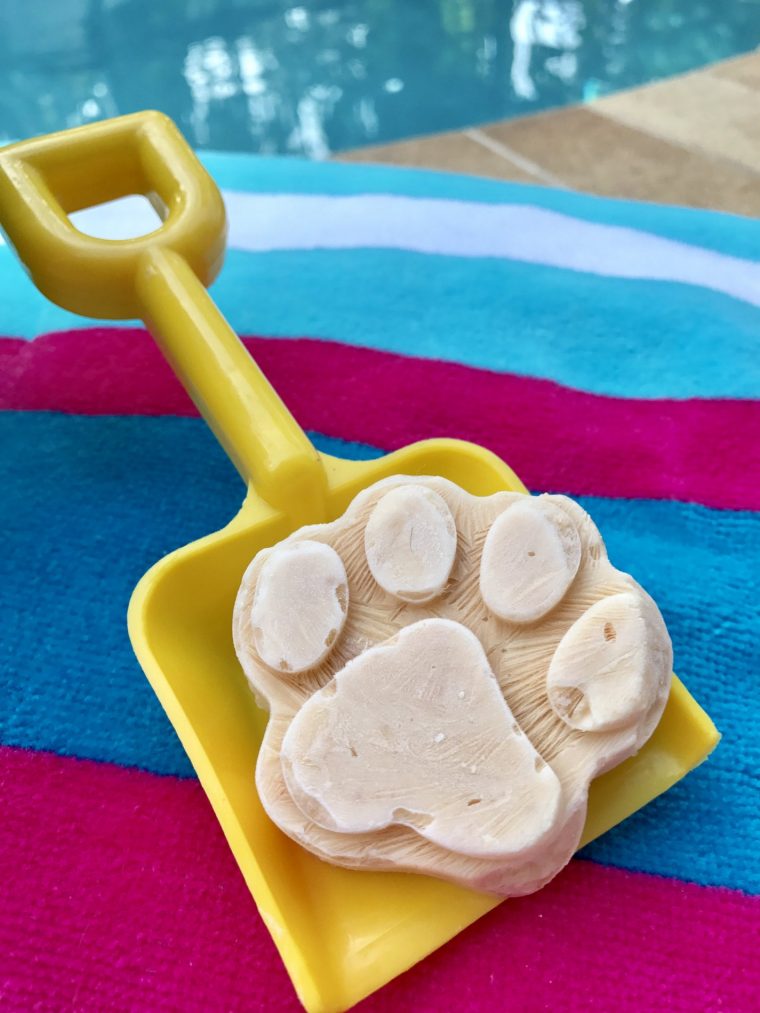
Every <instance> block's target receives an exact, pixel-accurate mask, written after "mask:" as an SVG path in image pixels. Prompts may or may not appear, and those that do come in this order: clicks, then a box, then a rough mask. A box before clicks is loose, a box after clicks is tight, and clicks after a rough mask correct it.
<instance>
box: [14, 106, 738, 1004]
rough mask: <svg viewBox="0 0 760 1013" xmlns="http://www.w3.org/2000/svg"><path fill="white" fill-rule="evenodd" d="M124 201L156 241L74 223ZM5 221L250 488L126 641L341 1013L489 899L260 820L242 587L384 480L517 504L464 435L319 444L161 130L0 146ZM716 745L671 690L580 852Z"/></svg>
mask: <svg viewBox="0 0 760 1013" xmlns="http://www.w3.org/2000/svg"><path fill="white" fill-rule="evenodd" d="M135 193H138V194H144V195H146V196H147V197H148V198H149V199H150V200H151V202H152V204H153V206H154V207H155V208H156V210H157V211H158V212H159V214H160V216H161V218H162V219H163V224H162V225H161V226H160V227H159V228H158V229H156V230H155V231H154V232H152V233H150V234H149V235H146V236H143V237H140V238H137V239H129V240H121V241H109V240H103V239H94V238H91V237H89V236H86V235H84V234H82V233H81V232H79V231H78V230H77V229H76V228H75V227H74V226H73V225H72V224H71V222H70V221H69V219H68V217H67V216H68V214H69V213H71V212H73V211H77V210H80V209H82V208H85V207H90V206H92V205H95V204H99V203H102V202H105V201H109V200H115V199H117V198H119V197H123V196H125V195H128V194H135ZM0 225H2V227H3V229H4V230H5V232H6V234H7V236H8V238H9V240H10V242H11V243H12V245H13V246H14V247H15V249H16V252H17V253H18V255H19V257H20V258H21V260H22V261H23V262H24V264H25V265H26V267H27V269H28V271H29V273H30V274H31V276H32V278H33V280H34V282H35V283H36V285H37V287H38V288H39V289H40V290H41V291H42V292H43V293H44V294H45V295H46V296H47V297H48V298H49V299H51V300H53V301H54V302H56V303H58V304H59V305H60V306H63V307H65V308H66V309H69V310H72V311H74V312H76V313H81V314H84V315H87V316H96V317H105V318H109V319H131V318H135V317H139V318H141V319H142V320H144V321H145V323H146V324H147V326H148V327H149V328H150V330H151V333H152V334H153V335H154V337H155V339H156V341H157V342H158V343H159V345H160V346H161V349H162V350H163V352H164V355H165V356H166V358H167V359H168V360H169V362H170V363H171V365H172V367H173V369H174V371H175V372H176V374H177V376H178V377H179V378H180V380H181V381H182V383H183V384H184V386H185V388H186V389H187V391H188V392H189V394H190V395H191V396H192V398H193V400H194V401H195V403H196V405H197V406H198V408H199V410H200V412H201V413H202V415H203V417H204V418H205V419H206V421H207V422H208V424H209V425H210V426H211V428H212V429H213V431H214V433H215V434H216V436H217V438H218V439H219V440H220V442H221V443H222V445H223V447H224V448H225V450H226V451H227V453H228V454H229V456H230V457H231V459H232V460H233V461H234V462H235V464H236V466H237V468H238V470H239V472H240V474H241V476H242V477H243V480H244V482H245V483H246V485H247V489H248V491H247V495H246V498H245V501H244V503H243V505H242V507H241V509H240V512H239V513H238V514H237V516H236V517H235V518H234V519H233V520H232V521H231V522H230V523H229V524H228V525H227V527H225V528H224V529H223V530H221V531H218V532H216V533H215V534H212V535H209V536H208V537H206V538H202V539H201V540H200V541H197V542H194V543H193V544H192V545H188V546H186V547H185V548H183V549H179V550H178V551H177V552H173V553H172V554H171V555H169V556H167V557H166V558H165V559H162V560H161V561H160V562H159V563H157V564H156V565H155V566H154V567H153V568H152V569H151V570H150V571H149V572H148V573H147V574H146V575H145V576H144V577H143V579H142V580H141V581H140V583H139V585H138V587H137V589H136V590H135V592H134V595H133V597H132V601H131V604H130V607H129V633H130V637H131V639H132V644H133V646H134V649H135V652H136V654H137V657H138V658H139V660H140V663H141V665H142V667H143V668H144V670H145V673H146V675H147V676H148V678H149V679H150V682H151V684H152V686H153V688H154V690H155V692H156V694H157V695H158V698H159V700H160V701H161V703H162V705H163V707H164V709H165V710H166V713H167V714H168V716H169V718H170V720H171V722H172V724H173V725H174V728H175V729H176V731H177V734H178V735H179V737H180V739H181V741H182V744H183V745H184V747H185V749H186V750H187V753H188V756H189V757H190V760H191V761H192V763H193V766H194V767H195V770H196V771H197V773H198V777H199V778H200V781H201V783H202V785H203V787H204V789H205V791H206V794H207V795H208V797H209V800H210V801H211V804H212V806H213V807H214V811H215V812H216V815H217V817H218V819H219V822H220V823H221V825H222V828H223V830H224V833H225V835H226V837H227V840H228V841H229V844H230V847H231V848H232V851H233V853H234V855H235V858H236V859H237V862H238V865H239V866H240V869H241V871H242V873H243V875H244V877H245V880H246V882H247V884H248V886H249V888H250V890H251V893H252V894H253V896H254V898H255V900H256V903H257V905H258V908H259V911H260V912H261V916H262V918H263V919H264V921H265V922H266V924H267V926H268V928H269V931H270V932H271V934H272V937H273V938H274V941H275V943H276V945H277V947H278V949H279V951H280V954H281V955H282V959H283V960H284V962H285V965H286V967H287V969H288V972H289V974H290V976H291V978H292V980H293V984H294V985H295V988H296V991H297V992H298V995H299V997H300V999H301V1001H302V1002H303V1004H304V1006H306V1007H307V1009H309V1010H312V1011H316V1010H341V1009H345V1008H346V1007H348V1006H351V1005H352V1004H353V1003H355V1002H357V1001H358V1000H359V999H361V998H362V997H363V996H365V995H367V994H368V993H370V992H372V991H373V990H374V989H376V988H379V987H380V986H381V985H383V984H384V983H385V982H387V981H389V980H390V979H391V978H393V977H394V976H395V975H397V974H399V973H400V972H401V971H403V970H404V969H406V968H407V967H409V966H411V965H412V964H414V963H415V962H416V961H418V960H420V959H421V958H422V957H424V956H425V955H426V954H428V953H430V952H431V951H432V950H434V949H435V948H436V947H438V946H440V945H441V944H442V943H444V942H446V940H448V939H450V938H451V937H452V936H453V935H455V934H456V933H457V932H459V931H460V930H461V929H463V928H464V927H465V926H467V925H469V924H470V923H471V922H473V921H474V920H475V919H476V918H478V917H480V916H481V915H482V914H484V913H485V912H486V911H488V910H489V909H490V908H492V907H494V905H495V904H496V903H497V901H495V900H494V899H493V898H491V897H485V896H482V895H479V894H475V893H471V892H469V891H467V890H464V889H461V888H458V887H455V886H452V885H450V884H447V883H443V882H441V881H438V880H434V879H428V878H425V877H422V876H412V875H405V874H395V873H369V872H350V871H347V870H344V869H339V868H334V867H332V866H330V865H327V864H325V863H323V862H321V861H319V860H318V859H316V858H315V857H313V856H312V855H310V854H309V853H308V852H306V851H304V850H302V849H301V848H300V847H298V845H296V844H294V843H293V842H292V841H290V840H289V839H288V838H286V837H285V836H284V835H283V834H281V833H280V831H279V830H278V829H277V828H276V827H275V826H274V825H273V824H272V823H271V822H270V821H269V819H268V818H267V816H266V815H265V813H264V811H263V809H262V808H261V805H260V803H259V800H258V798H257V797H256V793H255V788H254V779H253V773H254V768H255V765H256V756H257V752H258V749H259V744H260V742H261V737H262V733H263V730H264V726H265V724H266V720H267V718H266V714H264V713H262V711H260V710H259V709H258V708H257V706H256V704H255V702H254V699H253V696H252V694H251V693H250V691H249V689H248V686H247V683H246V681H245V679H244V677H243V674H242V672H241V670H240V668H239V666H238V663H237V660H236V658H235V654H234V652H233V648H232V638H231V617H232V605H233V601H234V598H235V593H236V591H237V588H238V584H239V582H240V578H241V576H242V573H243V570H244V569H245V567H246V565H247V564H248V562H249V561H250V559H251V558H252V557H253V555H254V554H255V553H256V552H257V551H258V550H259V549H261V548H263V547H265V546H268V545H272V544H273V543H274V542H276V541H278V540H279V539H281V538H284V537H285V536H286V535H287V534H288V533H289V532H291V531H293V530H294V529H295V528H297V527H299V526H300V525H302V524H306V523H314V522H316V521H324V520H331V519H333V518H335V517H337V516H339V515H340V514H341V513H342V512H343V511H344V510H345V508H346V507H347V506H348V504H349V502H350V501H351V499H352V498H353V497H354V496H355V495H356V494H357V493H358V492H359V490H360V489H362V488H363V487H365V486H367V485H370V484H371V483H373V482H376V481H378V480H379V479H381V478H384V477H386V476H388V475H393V474H405V475H410V474H412V475H441V476H443V477H445V478H448V479H451V481H453V482H456V483H458V484H459V485H460V486H462V487H463V488H464V489H467V490H468V491H469V492H471V493H475V494H477V495H488V494H490V493H493V492H496V491H497V490H499V489H508V490H518V491H521V492H524V491H526V490H525V488H524V486H523V485H522V483H521V482H520V480H519V479H518V478H517V477H516V476H515V474H514V473H513V472H512V471H511V470H510V469H509V468H508V467H507V466H506V465H505V464H504V463H503V462H502V461H500V460H499V459H498V458H497V457H495V456H494V455H493V454H491V453H490V452H489V451H487V450H484V449H482V448H481V447H477V446H474V445H473V444H470V443H463V442H459V441H457V440H427V441H425V442H422V443H415V444H414V445H413V446H409V447H406V448H405V449H403V450H400V451H398V452H396V453H394V454H390V455H389V456H387V457H384V458H382V459H380V460H374V461H363V462H355V461H345V460H341V459H339V458H335V457H330V456H328V455H326V454H320V453H318V452H317V451H316V450H315V449H314V447H313V446H312V445H311V443H310V442H309V440H308V439H307V437H306V436H305V435H304V433H303V432H302V431H301V429H300V428H299V426H298V425H297V423H296V422H295V420H294V419H293V417H292V416H291V415H290V413H289V412H288V410H287V409H286V408H285V406H284V405H283V404H282V402H281V401H280V399H279V398H278V396H277V394H276V393H275V392H274V390H273V389H272V387H270V385H269V383H268V382H267V380H266V378H265V377H264V375H263V374H262V373H261V371H260V370H259V368H258V367H257V365H256V363H255V362H254V361H253V360H252V359H251V357H250V356H249V355H248V353H247V351H246V350H245V349H244V347H243V345H242V344H241V342H240V341H239V339H238V338H237V336H236V335H235V334H234V333H233V331H232V330H231V328H230V327H229V325H228V324H227V323H226V321H225V320H224V318H223V317H222V315H221V314H220V313H219V311H218V310H217V308H216V306H215V305H214V303H213V301H212V300H211V298H210V297H209V295H208V294H207V292H206V289H205V286H207V285H208V284H210V282H211V281H212V280H213V278H214V277H215V276H216V274H217V272H218V271H219V269H220V267H221V264H222V259H223V254H224V245H225V235H226V219H225V211H224V205H223V203H222V198H221V195H220V194H219V191H218V190H217V188H216V186H215V185H214V183H213V181H212V180H211V178H210V177H209V176H208V174H207V173H206V172H205V170H204V169H203V168H202V166H201V165H200V164H199V162H198V161H197V160H196V158H195V156H194V155H193V153H192V152H191V150H190V149H189V148H188V147H187V145H186V144H185V142H184V140H183V139H182V137H181V135H180V134H179V132H178V131H177V129H176V128H175V127H174V125H173V124H172V123H171V121H170V120H168V119H167V118H166V117H165V116H163V115H161V114H159V113H155V112H144V113H138V114H135V115H132V116H125V117H122V118H120V119H116V120H112V121H109V122H104V123H97V124H93V125H90V126H86V127H80V128H77V129H75V130H70V131H66V132H63V133H59V134H53V135H51V136H49V137H42V138H38V139H35V140H31V141H26V142H24V143H21V144H15V145H11V146H9V147H7V148H5V149H3V150H0ZM717 738H718V736H717V732H716V730H715V728H714V726H713V724H712V722H711V721H710V719H709V717H708V716H707V715H706V714H705V712H704V711H703V710H702V709H701V708H700V707H699V706H698V704H697V703H696V702H695V701H694V700H693V699H692V697H691V696H690V695H689V694H688V692H687V691H686V689H685V688H684V687H683V685H682V684H681V682H679V680H678V679H677V678H675V677H674V679H673V688H672V692H671V695H670V700H669V702H668V705H667V709H666V711H665V713H664V716H663V718H662V721H661V722H660V725H659V727H658V728H657V730H656V732H655V734H654V735H653V737H652V738H651V739H650V741H649V742H648V743H647V745H646V746H645V747H644V749H642V750H641V752H640V753H639V754H638V755H637V756H635V757H632V758H631V759H629V760H628V761H627V762H626V763H624V764H623V765H622V766H620V767H618V768H617V769H615V770H613V771H611V772H610V773H608V774H606V775H604V776H603V777H601V778H599V779H598V780H597V781H596V782H595V783H594V784H593V786H592V789H591V799H590V805H589V815H588V822H587V824H586V829H585V834H584V843H585V842H587V841H589V840H591V839H592V838H594V837H596V836H598V835H599V834H601V833H603V832H604V831H605V830H607V829H609V828H610V827H612V826H614V825H615V824H616V823H618V822H619V821H620V820H623V819H624V818H625V817H626V816H628V815H630V814H631V813H632V812H634V811H635V810H636V809H638V808H640V807H641V806H643V805H645V804H646V803H647V802H649V801H650V799H652V798H654V797H655V796H657V795H659V794H660V793H661V792H663V791H665V790H666V789H667V788H669V787H670V786H671V785H672V784H674V783H675V782H676V781H677V780H678V779H679V778H681V777H683V775H684V774H685V773H686V772H687V771H689V770H690V769H691V768H692V767H694V766H696V765H697V764H698V763H700V762H701V760H703V759H704V757H705V756H706V755H707V754H708V753H709V752H710V750H711V749H712V748H713V746H714V745H715V743H716V742H717ZM198 861H199V862H203V856H202V855H198Z"/></svg>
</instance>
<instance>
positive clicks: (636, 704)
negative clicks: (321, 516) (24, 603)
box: [234, 478, 671, 895]
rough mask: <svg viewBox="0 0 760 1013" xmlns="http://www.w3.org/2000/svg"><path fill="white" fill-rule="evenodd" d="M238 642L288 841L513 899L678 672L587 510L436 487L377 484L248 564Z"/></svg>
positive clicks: (360, 864)
mask: <svg viewBox="0 0 760 1013" xmlns="http://www.w3.org/2000/svg"><path fill="white" fill-rule="evenodd" d="M234 635H235V645H236V649H237V651H238V656H239V657H240V660H241V662H242V664H243V667H244V670H245V671H246V674H247V675H248V678H249V679H250V681H251V684H252V686H253V688H254V690H255V691H256V693H257V695H258V697H259V698H260V699H261V698H263V700H265V701H266V702H267V703H268V705H269V707H270V710H271V712H272V713H271V718H270V722H269V724H268V726H267V732H266V735H265V739H264V743H263V746H262V749H261V752H260V756H259V762H258V766H257V785H258V789H259V794H260V796H261V799H262V802H263V804H264V806H265V807H266V809H267V811H268V812H269V814H270V816H271V817H272V818H273V819H274V820H275V822H276V823H277V824H278V825H279V826H280V827H281V828H282V829H283V830H284V831H285V832H286V833H288V834H289V835H290V836H292V837H294V838H295V839H296V840H297V841H299V842H300V843H302V844H303V845H304V846H305V847H307V848H309V849H310V850H312V851H313V852H315V853H316V854H318V855H320V856H321V857H323V858H326V859H328V860H330V861H333V862H336V863H338V864H341V865H346V866H349V867H355V868H399V869H407V870H410V871H420V872H427V873H431V874H434V875H438V876H443V877H445V878H448V879H452V880H455V881H457V882H461V883H466V884H468V885H471V886H474V887H477V888H481V889H487V890H492V891H493V892H496V893H500V894H505V895H506V894H517V893H525V892H528V891H529V890H531V889H535V888H537V887H538V886H540V885H542V884H543V883H544V882H546V881H547V880H548V879H549V878H551V876H553V875H554V874H555V873H556V872H557V871H558V870H559V868H561V867H562V865H563V864H564V863H565V862H566V861H567V860H568V858H569V857H570V855H571V854H572V852H573V851H574V850H575V848H576V847H577V844H578V839H579V836H580V833H581V829H582V826H583V821H584V816H585V804H586V795H587V791H588V785H589V782H590V781H591V779H592V778H593V777H594V776H596V774H598V773H600V772H601V771H602V770H605V769H608V768H609V767H610V766H612V765H614V764H615V763H618V762H619V761H620V760H621V759H623V758H624V757H625V756H628V755H630V754H631V753H632V752H634V751H635V750H636V749H638V748H639V747H640V746H641V745H642V744H643V742H644V741H645V740H646V738H647V737H648V736H649V735H650V734H651V732H652V730H653V729H654V727H655V725H656V723H657V721H658V719H659V716H660V714H661V712H662V708H663V706H664V703H665V700H666V697H667V692H668V687H669V677H670V666H671V651H670V642H669V639H668V636H667V631H666V630H665V627H664V624H663V622H662V619H661V617H660V615H659V612H658V611H657V609H656V606H655V605H654V603H653V602H652V601H651V599H650V598H649V597H648V596H647V595H646V593H645V592H644V591H643V590H642V589H641V588H640V587H639V586H638V585H637V584H636V583H635V582H634V581H633V580H632V579H631V578H630V577H628V576H627V575H626V574H623V573H620V571H618V570H615V568H614V567H613V566H612V565H611V564H610V562H609V560H608V559H607V556H606V553H605V551H604V545H603V542H602V540H601V538H600V536H599V532H598V531H597V530H596V528H595V527H594V525H593V523H592V522H591V520H590V518H589V517H588V515H587V514H586V513H585V512H584V511H583V510H582V509H581V508H580V507H579V506H578V505H577V504H575V503H573V502H572V501H571V500H569V499H567V498H565V497H561V496H541V497H526V496H522V495H519V494H512V493H498V494H496V495H494V496H490V497H486V498H477V497H473V496H470V495H469V494H467V493H465V492H464V491H463V490H461V489H459V488H458V487H457V486H454V485H453V484H452V483H450V482H446V481H445V480H443V479H435V478H428V479H404V478H394V479H388V480H386V481H384V482H380V483H378V484H377V485H375V486H373V487H371V488H369V489H367V490H365V491H364V492H363V493H361V494H360V495H359V496H358V497H357V498H356V499H355V500H354V502H353V503H352V504H351V506H350V507H349V509H348V510H347V512H346V513H345V514H344V515H343V517H341V518H339V519H338V520H336V521H334V522H332V523H331V524H326V525H319V526H314V527H310V528H304V529H301V530H300V531H297V532H296V533H295V534H293V535H292V536H291V537H290V538H288V539H286V540H285V541H284V542H282V543H280V544H279V545H277V546H275V547H274V548H272V549H269V550H265V551H264V552H262V553H259V555H258V556H257V557H256V558H255V559H254V560H253V562H252V563H251V565H250V567H249V568H248V570H247V572H246V575H245V577H244V580H243V584H242V586H241V589H240V593H239V595H238V600H237V603H236V607H235V620H234Z"/></svg>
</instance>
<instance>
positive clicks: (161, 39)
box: [0, 0, 760, 158]
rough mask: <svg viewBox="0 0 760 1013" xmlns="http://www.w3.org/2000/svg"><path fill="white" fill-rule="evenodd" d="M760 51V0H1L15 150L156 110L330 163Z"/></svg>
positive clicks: (259, 147)
mask: <svg viewBox="0 0 760 1013" xmlns="http://www.w3.org/2000/svg"><path fill="white" fill-rule="evenodd" d="M758 45H760V0H701V2H700V0H346V2H340V0H302V2H300V3H293V2H292V0H291V2H287V0H2V2H0V142H2V141H4V140H9V139H11V138H21V137H27V136H30V135H32V134H36V133H41V132H46V131H49V130H56V129H61V128H64V127H67V126H74V125H77V124H80V123H86V122H88V121H90V120H93V119H98V118H101V117H104V116H112V115H116V114H118V113H126V112H131V111H134V110H136V109H142V108H147V107H153V108H159V109H162V110H164V111H165V112H167V113H168V114H169V115H170V116H172V117H173V118H174V119H175V120H176V121H177V122H178V123H179V125H180V126H181V128H182V129H183V131H184V132H185V134H186V136H187V137H188V138H189V140H190V141H191V143H193V144H194V145H195V146H196V147H201V148H216V149H221V150H237V151H256V152H268V153H274V152H285V153H292V154H305V155H308V156H311V157H314V158H324V157H327V156H328V155H329V154H330V153H331V152H333V151H340V150H344V149H347V148H352V147H356V146H359V145H363V144H375V143H381V142H384V141H391V140H396V139H399V138H403V137H408V136H412V135H415V134H421V133H431V132H434V131H439V130H448V129H454V128H459V127H463V126H468V125H472V124H476V123H483V122H487V121H489V120H494V119H500V118H503V117H509V116H519V115H524V114H527V113H531V112H534V111H538V110H541V109H546V108H549V107H552V106H559V105H564V104H566V103H569V102H578V101H588V100H592V99H593V98H595V97H596V96H598V95H602V94H605V93H608V92H611V91H615V90H617V89H620V88H626V87H630V86H632V85H636V84H641V83H643V82H646V81H650V80H654V79H657V78H661V77H666V76H667V75H669V74H676V73H680V72H683V71H687V70H690V69H692V68H694V67H699V66H702V65H704V64H706V63H709V62H711V61H712V60H717V59H722V58H724V57H727V56H731V55H734V54H736V53H740V52H744V51H747V50H750V49H752V48H754V47H756V46H758Z"/></svg>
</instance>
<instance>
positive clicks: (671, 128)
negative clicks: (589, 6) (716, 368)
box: [338, 50, 760, 216]
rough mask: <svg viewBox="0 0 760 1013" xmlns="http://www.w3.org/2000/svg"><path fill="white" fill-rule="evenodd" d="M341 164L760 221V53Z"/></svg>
mask: <svg viewBox="0 0 760 1013" xmlns="http://www.w3.org/2000/svg"><path fill="white" fill-rule="evenodd" d="M338 157H339V158H340V159H341V160H342V161H351V162H384V163H392V164H394V165H407V166H417V167H420V168H428V169H444V170H449V171H452V172H469V173H473V174H475V175H477V176H489V177H492V178H496V179H508V180H517V181H519V182H522V183H538V184H545V185H548V186H560V187H569V188H571V189H573V190H583V191H586V192H587V193H595V194H602V195H604V196H607V197H627V198H632V199H635V200H646V201H658V202H660V203H665V204H683V205H687V206H690V207H700V208H715V209H718V210H720V211H733V212H736V213H738V214H743V215H753V216H758V215H760V50H755V51H754V52H752V53H749V54H747V55H746V56H739V57H736V58H734V59H732V60H724V61H723V62H721V63H716V64H712V65H711V66H709V67H706V68H704V69H702V70H698V71H694V72H693V73H690V74H683V75H681V76H678V77H672V78H668V79H666V80H663V81H658V82H656V83H654V84H650V85H646V86H644V87H642V88H634V89H631V90H630V91H624V92H618V93H617V94H616V95H611V96H609V97H607V98H603V99H598V100H596V101H594V102H592V103H589V104H587V105H580V106H570V107H566V108H564V109H557V110H552V111H550V112H546V113H539V114H538V115H535V116H526V117H522V118H520V119H513V120H504V121H501V122H498V123H490V124H486V125H484V126H477V127H472V128H470V129H467V130H461V131H456V132H452V133H445V134H433V135H430V136H428V137H419V138H414V139H412V140H408V141H401V142H398V143H396V144H386V145H382V146H378V147H369V148H361V149H357V150H355V151H350V152H344V153H342V154H341V155H340V156H338Z"/></svg>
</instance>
